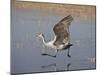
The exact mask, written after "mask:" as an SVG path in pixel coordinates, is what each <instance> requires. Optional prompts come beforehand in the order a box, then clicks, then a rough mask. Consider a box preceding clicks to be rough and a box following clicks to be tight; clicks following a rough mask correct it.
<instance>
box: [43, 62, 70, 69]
mask: <svg viewBox="0 0 100 75" xmlns="http://www.w3.org/2000/svg"><path fill="white" fill-rule="evenodd" d="M66 66H67V67H66ZM66 66H65V67H66V68H65V69H64V68H63V70H64V71H65V70H66V71H69V70H70V68H69V67H70V66H71V63H68V64H66ZM58 67H59V65H58V66H57V64H56V63H52V64H48V65H44V66H41V68H42V69H48V68H53V69H54V70H53V71H60V70H62V69H59V68H58Z"/></svg>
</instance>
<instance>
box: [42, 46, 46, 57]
mask: <svg viewBox="0 0 100 75" xmlns="http://www.w3.org/2000/svg"><path fill="white" fill-rule="evenodd" d="M45 49H46V46H45V45H43V49H42V55H47V53H46V51H45Z"/></svg>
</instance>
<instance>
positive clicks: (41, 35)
mask: <svg viewBox="0 0 100 75" xmlns="http://www.w3.org/2000/svg"><path fill="white" fill-rule="evenodd" d="M36 37H39V38H41V37H44V35H43V33H37V34H36Z"/></svg>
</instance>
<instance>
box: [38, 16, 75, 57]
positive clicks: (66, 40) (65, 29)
mask: <svg viewBox="0 0 100 75" xmlns="http://www.w3.org/2000/svg"><path fill="white" fill-rule="evenodd" d="M72 21H73V17H72V16H71V15H68V16H66V17H64V18H63V19H61V20H60V21H59V22H58V23H56V24H55V25H54V27H53V31H54V34H55V36H54V39H53V40H50V41H49V42H47V41H46V40H45V36H44V34H43V33H37V36H38V37H39V38H41V39H42V42H43V45H44V46H46V47H49V48H52V49H54V50H55V51H56V53H57V52H58V51H59V50H64V49H68V54H67V56H68V57H71V56H70V55H69V48H70V46H72V45H73V44H71V43H70V32H69V26H70V24H71V22H72ZM42 55H48V54H46V53H43V54H42ZM56 55H57V54H56ZM56 55H54V56H53V57H56ZM50 56H52V55H50Z"/></svg>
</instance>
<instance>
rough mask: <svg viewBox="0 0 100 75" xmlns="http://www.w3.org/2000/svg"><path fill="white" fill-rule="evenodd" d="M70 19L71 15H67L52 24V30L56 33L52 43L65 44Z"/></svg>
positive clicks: (67, 37)
mask: <svg viewBox="0 0 100 75" xmlns="http://www.w3.org/2000/svg"><path fill="white" fill-rule="evenodd" d="M72 20H73V17H72V16H71V15H68V16H67V17H65V18H63V19H62V20H61V21H60V22H59V23H57V24H56V25H55V26H54V28H53V31H54V33H55V35H56V41H55V42H54V45H59V44H66V43H67V42H68V41H69V25H70V23H71V22H72Z"/></svg>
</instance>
